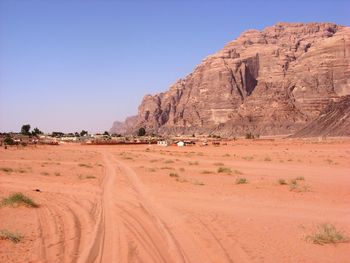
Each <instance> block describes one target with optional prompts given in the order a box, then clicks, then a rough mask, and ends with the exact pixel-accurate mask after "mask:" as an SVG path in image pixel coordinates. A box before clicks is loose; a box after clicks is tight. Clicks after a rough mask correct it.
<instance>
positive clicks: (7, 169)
mask: <svg viewBox="0 0 350 263" xmlns="http://www.w3.org/2000/svg"><path fill="white" fill-rule="evenodd" d="M0 171H2V172H5V173H12V172H13V169H12V168H9V167H1V168H0Z"/></svg>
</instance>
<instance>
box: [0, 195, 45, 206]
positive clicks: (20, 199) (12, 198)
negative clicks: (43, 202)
mask: <svg viewBox="0 0 350 263" xmlns="http://www.w3.org/2000/svg"><path fill="white" fill-rule="evenodd" d="M1 204H2V205H4V206H12V207H14V206H19V205H24V206H28V207H38V204H36V203H35V202H34V201H33V200H32V199H30V198H29V197H27V196H25V195H24V194H22V193H13V194H11V195H9V196H8V197H6V198H4V199H2V201H1Z"/></svg>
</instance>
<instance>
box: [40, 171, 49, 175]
mask: <svg viewBox="0 0 350 263" xmlns="http://www.w3.org/2000/svg"><path fill="white" fill-rule="evenodd" d="M41 175H44V176H49V175H50V173H49V172H41Z"/></svg>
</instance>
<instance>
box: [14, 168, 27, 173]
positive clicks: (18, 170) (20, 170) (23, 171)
mask: <svg viewBox="0 0 350 263" xmlns="http://www.w3.org/2000/svg"><path fill="white" fill-rule="evenodd" d="M16 172H17V173H20V174H24V173H26V172H27V170H25V169H23V168H19V169H17V170H16Z"/></svg>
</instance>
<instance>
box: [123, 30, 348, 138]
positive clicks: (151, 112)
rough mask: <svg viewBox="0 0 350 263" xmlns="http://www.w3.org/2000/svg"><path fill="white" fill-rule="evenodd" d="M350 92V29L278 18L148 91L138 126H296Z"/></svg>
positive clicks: (238, 131)
mask: <svg viewBox="0 0 350 263" xmlns="http://www.w3.org/2000/svg"><path fill="white" fill-rule="evenodd" d="M349 94H350V28H349V27H344V26H339V25H336V24H332V23H310V24H301V23H279V24H276V25H275V26H272V27H268V28H266V29H264V30H263V31H258V30H249V31H246V32H244V33H243V34H242V35H241V36H240V37H239V38H238V39H236V40H234V41H232V42H230V43H228V44H227V45H226V46H225V47H224V48H223V49H222V50H220V51H219V52H217V53H216V54H214V55H212V56H209V57H207V58H206V59H204V60H203V61H202V63H200V64H199V65H198V66H197V67H196V68H195V69H194V71H193V72H192V73H191V74H189V75H188V76H186V77H185V78H184V79H180V80H178V81H177V82H176V83H175V84H174V85H172V86H171V87H170V89H169V90H168V91H167V92H164V93H160V94H156V95H146V96H145V97H144V99H143V101H142V103H141V105H140V106H139V109H138V115H137V117H136V118H135V119H134V123H133V124H132V125H126V126H127V127H126V126H125V125H124V126H123V129H124V131H125V133H132V132H134V131H135V130H137V129H138V128H139V127H145V128H146V130H147V131H148V132H154V133H160V134H192V133H197V134H218V135H224V136H230V135H243V134H245V133H247V132H252V133H253V134H261V135H264V134H265V135H267V134H269V135H271V134H289V133H293V132H295V131H297V130H299V129H301V128H302V127H304V126H305V125H306V124H308V123H309V122H310V121H311V120H313V119H315V118H316V117H317V116H318V115H319V114H320V112H321V111H322V110H323V109H324V108H325V107H326V106H327V105H328V104H329V103H330V102H331V101H334V100H339V98H341V97H342V96H345V95H349Z"/></svg>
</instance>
